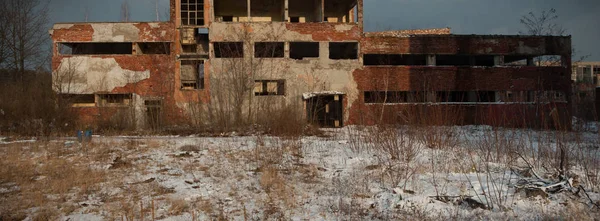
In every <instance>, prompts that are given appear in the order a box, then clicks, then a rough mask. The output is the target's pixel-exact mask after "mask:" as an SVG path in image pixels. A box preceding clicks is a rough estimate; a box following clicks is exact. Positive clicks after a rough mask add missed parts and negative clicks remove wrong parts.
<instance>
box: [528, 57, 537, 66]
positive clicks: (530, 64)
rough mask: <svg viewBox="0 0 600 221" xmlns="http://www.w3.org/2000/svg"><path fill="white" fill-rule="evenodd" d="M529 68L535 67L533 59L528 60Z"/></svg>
mask: <svg viewBox="0 0 600 221" xmlns="http://www.w3.org/2000/svg"><path fill="white" fill-rule="evenodd" d="M527 66H535V64H534V63H533V58H527Z"/></svg>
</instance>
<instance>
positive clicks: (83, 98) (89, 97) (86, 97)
mask: <svg viewBox="0 0 600 221" xmlns="http://www.w3.org/2000/svg"><path fill="white" fill-rule="evenodd" d="M60 98H61V99H63V100H64V101H66V102H69V103H73V104H94V103H96V96H95V95H94V94H61V95H60Z"/></svg>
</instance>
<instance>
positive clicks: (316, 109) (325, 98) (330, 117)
mask: <svg viewBox="0 0 600 221" xmlns="http://www.w3.org/2000/svg"><path fill="white" fill-rule="evenodd" d="M304 101H305V102H306V118H307V120H308V122H309V123H311V124H315V125H318V126H319V127H326V128H339V127H343V126H344V111H343V110H344V105H343V104H344V102H343V101H344V95H343V94H341V93H320V94H314V93H309V94H305V95H304Z"/></svg>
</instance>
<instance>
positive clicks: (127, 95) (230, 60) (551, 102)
mask: <svg viewBox="0 0 600 221" xmlns="http://www.w3.org/2000/svg"><path fill="white" fill-rule="evenodd" d="M373 3H374V4H376V2H373ZM170 9H171V10H170V12H171V19H170V21H168V22H128V23H60V24H55V25H54V27H53V28H52V30H51V31H50V34H51V36H52V40H53V62H52V65H53V71H54V81H55V85H59V86H58V87H56V88H55V90H57V91H58V92H60V93H62V94H64V97H65V98H70V99H72V100H73V101H74V102H73V103H74V105H73V107H74V109H75V112H76V113H78V116H79V118H80V121H81V122H87V123H88V124H98V123H99V122H101V121H102V120H104V119H107V118H112V119H113V120H114V119H117V121H116V122H119V121H118V119H119V112H129V113H132V114H131V116H133V117H134V121H135V126H136V127H137V128H147V127H152V126H154V125H157V124H163V125H185V124H188V123H190V122H195V121H198V119H199V117H198V115H197V114H198V109H197V108H196V106H197V105H202V106H203V107H209V109H211V110H212V109H219V108H230V107H232V106H234V107H233V108H239V110H249V111H251V110H257V111H252V113H253V114H257V113H261V112H262V111H260V110H262V109H261V108H263V107H269V106H272V105H275V104H281V103H285V104H289V105H290V106H294V107H297V109H299V110H300V112H303V115H304V117H305V118H306V120H308V121H310V122H313V123H316V124H319V125H321V126H324V127H341V126H344V125H349V124H373V123H377V122H379V121H381V119H385V122H386V123H402V122H406V121H407V119H406V117H405V115H403V114H402V113H404V112H406V111H407V110H409V109H411V108H414V107H421V108H422V110H423V111H427V110H428V107H431V106H432V105H433V106H436V107H440V106H442V107H447V109H448V110H450V109H457V110H460V112H456V115H457V116H452V117H449V118H455V117H456V118H464V121H463V122H462V123H466V124H494V125H507V126H531V124H532V123H535V122H540V121H545V120H543V119H545V118H550V117H549V115H550V113H556V114H553V117H552V118H553V119H560V120H561V121H563V123H565V124H569V123H568V122H570V118H571V115H570V114H571V113H570V108H569V101H570V98H571V93H572V92H571V79H570V76H571V70H572V69H571V37H570V36H519V35H509V36H505V35H454V34H451V33H450V29H448V28H443V29H427V30H398V31H385V32H364V30H363V21H364V19H363V0H316V1H306V0H268V1H267V0H247V1H233V0H211V1H204V0H171V1H170ZM399 22H401V21H399ZM546 55H553V56H557V57H558V63H557V64H556V65H555V66H552V67H546V66H536V63H535V62H534V59H536V58H538V57H541V56H546ZM236 74H237V75H236ZM246 78H248V79H246ZM236 79H237V80H239V81H241V83H240V82H237V83H236V84H222V83H223V82H224V81H230V80H236ZM238 83H239V84H242V85H243V87H246V85H247V84H250V86H249V87H248V88H245V89H244V90H243V91H241V92H242V93H243V94H242V95H243V96H244V97H246V98H248V99H245V100H243V101H242V103H238V104H227V105H223V102H224V99H230V97H231V96H237V95H235V93H238V92H239V91H238V90H237V89H239V88H237V87H235V85H239V84H238ZM227 96H230V97H227ZM458 115H460V116H458ZM555 116H558V117H555ZM540 119H542V120H540Z"/></svg>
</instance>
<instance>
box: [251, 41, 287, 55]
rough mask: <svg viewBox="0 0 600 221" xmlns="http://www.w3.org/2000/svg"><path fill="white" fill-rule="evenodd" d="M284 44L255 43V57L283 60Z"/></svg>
mask: <svg viewBox="0 0 600 221" xmlns="http://www.w3.org/2000/svg"><path fill="white" fill-rule="evenodd" d="M284 47H285V46H284V43H283V42H256V43H254V57H256V58H283V57H284Z"/></svg>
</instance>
